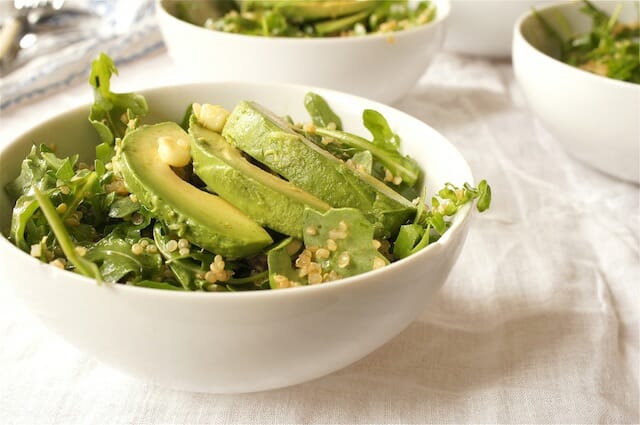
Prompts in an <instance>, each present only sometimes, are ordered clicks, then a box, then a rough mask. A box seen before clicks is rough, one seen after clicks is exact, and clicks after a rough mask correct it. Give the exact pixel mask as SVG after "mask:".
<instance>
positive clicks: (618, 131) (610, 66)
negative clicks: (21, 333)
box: [513, 1, 640, 183]
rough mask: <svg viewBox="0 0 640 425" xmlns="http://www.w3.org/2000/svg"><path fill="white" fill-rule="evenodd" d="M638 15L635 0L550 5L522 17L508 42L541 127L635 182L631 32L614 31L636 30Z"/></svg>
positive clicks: (637, 96) (638, 160)
mask: <svg viewBox="0 0 640 425" xmlns="http://www.w3.org/2000/svg"><path fill="white" fill-rule="evenodd" d="M638 21H640V10H639V8H638V2H635V1H615V2H614V1H593V2H584V1H580V2H571V3H556V4H552V5H549V6H545V7H540V8H537V9H536V10H535V11H531V12H529V13H527V14H525V15H524V16H522V17H521V18H520V20H519V21H518V22H517V24H516V26H515V28H514V40H513V67H514V71H515V76H516V79H517V81H518V83H519V85H520V87H521V89H522V90H523V92H524V94H525V97H526V99H527V101H528V104H529V106H530V108H531V109H532V111H533V112H534V113H535V114H536V115H537V116H538V118H539V119H540V121H541V122H542V124H543V126H544V127H545V128H546V129H547V130H548V131H549V132H550V133H551V134H552V135H553V136H554V138H555V139H556V140H557V141H558V142H559V143H561V144H562V145H563V146H564V148H565V149H566V150H567V152H569V153H570V154H571V155H573V156H574V157H576V158H578V159H579V160H581V161H583V162H585V163H586V164H589V165H590V166H592V167H594V168H596V169H598V170H600V171H603V172H605V173H607V174H609V175H612V176H615V177H618V178H620V179H623V180H627V181H631V182H635V183H638V182H640V121H639V120H638V117H639V116H640V85H639V84H637V83H634V82H633V81H635V80H637V78H638V70H639V69H640V68H639V60H640V59H639V55H638V50H637V46H638V42H637V38H634V36H631V37H629V38H620V36H621V35H624V33H618V31H619V29H623V28H631V32H632V31H635V32H636V33H637V32H638V24H637V23H638ZM634 28H635V29H634ZM624 31H627V30H626V29H625V30H624ZM634 43H635V46H636V47H633V44H634ZM566 62H569V63H566ZM594 71H595V72H594ZM601 74H604V75H601Z"/></svg>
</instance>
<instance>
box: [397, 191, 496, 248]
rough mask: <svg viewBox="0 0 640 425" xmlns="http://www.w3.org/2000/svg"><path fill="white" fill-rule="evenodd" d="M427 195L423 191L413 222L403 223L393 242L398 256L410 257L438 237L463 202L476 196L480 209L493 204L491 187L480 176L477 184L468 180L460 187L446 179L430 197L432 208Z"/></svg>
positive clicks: (469, 201) (485, 208)
mask: <svg viewBox="0 0 640 425" xmlns="http://www.w3.org/2000/svg"><path fill="white" fill-rule="evenodd" d="M425 196H426V195H425V194H423V196H422V197H421V198H420V200H419V202H418V206H419V209H418V211H417V213H416V217H415V219H414V222H413V223H409V224H405V225H403V226H401V227H400V231H399V233H398V237H397V238H396V240H395V243H394V246H393V254H394V256H395V257H396V258H405V257H408V256H409V255H412V254H415V253H416V252H418V251H420V250H421V249H423V248H425V247H426V246H428V245H429V244H430V243H431V242H435V241H437V240H438V239H439V238H440V236H442V235H443V234H444V233H445V232H446V231H447V229H449V227H450V226H451V223H452V222H451V217H452V216H454V215H455V214H457V212H458V211H459V210H460V208H462V207H463V206H464V205H466V204H469V203H471V202H473V201H474V200H475V201H476V209H477V210H478V211H479V212H484V211H486V210H487V209H488V208H489V206H490V205H491V187H490V186H489V184H487V181H486V180H481V181H480V183H478V187H472V186H471V185H470V184H468V183H465V184H464V185H463V186H462V188H459V187H457V186H455V185H453V184H451V183H446V184H445V187H444V188H442V189H440V191H438V196H437V197H435V196H434V197H433V198H431V208H426V205H425V200H424V198H425Z"/></svg>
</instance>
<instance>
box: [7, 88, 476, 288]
mask: <svg viewBox="0 0 640 425" xmlns="http://www.w3.org/2000/svg"><path fill="white" fill-rule="evenodd" d="M229 84H232V85H233V84H235V85H242V86H253V87H265V88H266V87H270V88H280V89H282V90H283V91H284V90H301V91H309V90H312V91H316V92H317V93H323V94H328V95H330V96H338V97H346V98H349V100H351V101H356V102H358V103H362V102H365V103H367V104H368V106H367V107H372V108H378V109H380V108H382V109H390V110H392V111H393V112H394V113H395V114H399V115H400V116H401V117H402V119H403V120H408V121H413V122H414V123H416V124H417V125H419V126H421V127H426V128H427V129H429V130H430V131H431V132H433V133H435V134H436V135H437V136H438V138H439V139H440V142H441V143H444V144H445V146H447V147H448V148H449V149H452V150H453V151H454V152H455V153H457V154H458V156H459V157H460V159H461V160H462V162H461V164H460V165H461V166H462V167H463V168H464V170H463V171H465V172H467V173H468V175H469V177H470V178H469V181H468V183H469V184H472V185H473V184H475V179H474V176H473V173H472V171H471V167H470V166H469V163H468V162H467V160H466V159H465V158H464V156H463V155H462V153H461V152H460V150H459V149H458V148H457V147H456V146H455V145H454V144H453V143H452V142H451V141H449V139H447V138H446V137H445V136H444V135H443V134H442V133H440V132H439V131H437V130H436V129H434V128H433V127H431V126H430V125H429V124H427V123H426V122H424V121H422V120H420V119H418V118H416V117H414V116H412V115H410V114H408V113H406V112H404V111H401V110H399V109H396V108H394V107H393V106H389V105H385V104H382V103H380V102H377V101H374V100H370V99H366V98H364V97H361V96H357V95H353V94H349V93H345V92H341V91H338V90H331V89H325V88H319V87H313V86H307V85H301V84H290V83H275V82H268V83H264V82H263V83H260V82H245V81H215V82H192V83H184V84H171V85H162V86H153V87H148V88H145V89H142V90H139V91H137V93H139V94H141V95H143V96H147V95H149V94H150V93H160V92H162V91H163V90H166V89H180V88H187V87H201V86H224V85H229ZM90 105H91V103H86V104H82V105H79V106H76V107H74V108H72V109H69V110H66V111H63V112H61V113H59V114H56V115H55V116H53V117H51V118H48V119H46V120H45V121H41V122H39V123H38V124H37V125H35V126H33V127H31V128H30V129H28V130H25V131H23V132H21V133H20V134H19V135H17V136H16V137H15V138H14V139H13V140H12V141H11V142H9V143H6V144H4V145H3V146H0V157H1V156H2V154H3V153H4V152H6V151H8V150H9V149H10V148H11V147H13V146H14V145H16V144H18V143H17V141H18V140H22V143H21V144H23V143H25V142H24V139H26V138H27V136H28V135H29V134H30V133H32V132H34V131H37V130H39V129H42V128H44V127H47V126H48V125H50V123H51V122H54V121H56V120H59V119H61V118H64V117H67V116H69V115H77V114H80V113H81V112H86V113H88V110H89V107H90ZM471 207H472V205H471V204H467V205H465V206H463V207H462V208H461V209H460V210H459V211H458V213H457V214H456V215H455V216H454V219H453V220H452V224H451V227H450V228H449V229H447V231H446V232H445V233H444V235H442V236H441V237H440V239H438V240H437V241H436V242H433V243H431V244H429V245H428V246H427V247H426V248H423V249H422V250H420V251H419V252H417V253H415V254H413V255H410V256H408V257H406V258H403V259H400V260H397V261H395V262H392V263H389V264H388V265H386V266H385V267H382V268H380V269H377V270H371V271H368V272H365V273H361V274H359V275H355V276H350V277H347V278H344V279H339V280H335V281H330V282H324V283H322V284H319V285H302V286H299V287H295V288H285V289H289V290H271V289H269V290H255V291H235V292H230V291H229V292H226V291H225V292H215V291H211V292H209V291H183V290H176V291H171V290H159V289H156V288H146V287H140V286H134V285H127V284H123V283H116V282H101V283H98V282H96V280H95V279H92V278H90V277H87V276H83V275H81V274H78V273H75V272H72V271H69V270H60V269H58V268H56V267H53V266H49V265H48V264H46V263H43V262H42V261H40V260H38V259H36V258H34V257H32V256H31V255H29V253H27V252H25V251H22V250H21V249H20V248H18V247H17V246H16V245H14V244H13V243H11V241H9V239H8V237H7V235H5V234H4V232H2V231H0V250H4V249H5V247H6V249H7V250H8V252H15V254H16V255H24V257H25V258H29V259H31V260H33V262H34V266H37V265H41V266H49V267H50V269H51V270H50V271H49V272H51V273H56V274H57V273H64V275H62V274H61V275H59V276H61V277H62V276H69V275H68V274H67V273H70V274H71V275H72V276H73V278H74V279H79V280H81V281H86V283H87V284H93V285H96V286H102V285H106V286H109V287H112V288H113V289H114V290H121V291H134V292H133V293H140V294H144V293H149V294H155V296H159V297H174V296H176V297H197V298H202V299H211V297H215V298H222V297H223V298H237V297H242V298H254V297H255V299H261V298H262V297H267V296H268V297H274V296H277V297H290V296H305V294H309V295H310V294H313V293H315V292H317V291H335V290H340V288H342V287H350V286H354V285H358V284H359V283H360V282H361V281H362V280H363V279H364V280H366V279H368V278H370V277H372V276H373V275H374V274H375V275H376V276H377V277H378V278H381V279H385V280H386V281H388V282H392V279H393V273H395V272H396V271H397V270H398V269H400V268H402V267H412V266H413V267H415V266H417V265H418V263H420V262H423V261H427V260H428V259H429V258H430V257H433V256H434V255H436V254H433V252H434V251H435V250H436V249H438V248H440V247H442V246H444V245H446V244H447V243H448V242H449V240H450V239H452V238H453V237H454V235H457V234H458V233H461V232H463V231H464V229H465V226H466V224H467V221H468V220H469V218H470V215H471ZM67 283H69V284H71V282H67ZM323 288H324V289H323ZM274 293H275V294H278V295H274ZM269 294H271V295H269ZM296 294H297V295H296ZM204 297H206V298H204Z"/></svg>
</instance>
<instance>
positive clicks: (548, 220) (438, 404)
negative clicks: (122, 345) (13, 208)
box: [0, 52, 640, 424]
mask: <svg viewBox="0 0 640 425" xmlns="http://www.w3.org/2000/svg"><path fill="white" fill-rule="evenodd" d="M150 69H153V70H154V71H153V79H149V70H150ZM175 71H176V69H175V68H174V66H173V65H172V64H171V62H170V61H169V59H168V57H167V56H166V53H164V52H160V53H158V54H155V55H153V56H151V57H147V58H146V59H143V60H140V61H138V62H134V63H129V64H126V65H124V66H122V67H121V68H120V77H119V78H118V79H117V80H116V81H115V82H114V83H113V86H114V89H115V90H116V91H135V90H138V89H142V88H146V87H151V86H156V85H162V84H168V83H173V82H179V80H180V74H179V73H177V72H175ZM91 96H92V94H91V90H90V89H89V88H88V86H86V85H85V84H82V83H80V84H79V85H74V86H71V87H68V88H66V89H65V90H64V91H62V92H58V93H55V94H52V95H48V96H47V97H46V98H42V99H40V100H37V101H34V102H31V103H28V104H24V105H21V106H20V107H19V108H14V109H12V110H9V111H3V112H1V113H0V135H1V137H0V144H4V143H7V142H8V141H10V140H12V138H13V137H14V136H16V135H18V134H20V133H21V132H23V131H25V130H27V129H28V128H30V127H31V126H33V125H34V124H36V123H38V122H40V121H42V120H45V119H47V118H48V117H51V116H54V115H56V114H58V113H59V112H60V111H64V110H66V109H68V108H71V107H74V106H76V105H79V104H83V103H88V102H90V101H91ZM394 106H396V107H397V108H399V109H401V110H404V111H406V112H408V113H410V114H412V115H414V116H416V117H418V118H419V119H421V120H424V121H425V122H426V123H428V124H430V125H431V126H432V127H434V128H435V129H436V130H438V131H440V132H441V133H443V134H444V135H445V136H446V137H447V138H449V140H451V141H452V142H453V143H454V144H455V145H456V146H457V147H458V148H459V149H460V151H461V152H462V153H463V155H464V156H465V157H466V158H467V160H468V161H469V163H470V165H471V168H472V170H473V172H474V175H475V176H476V178H477V179H480V178H486V179H487V180H488V181H489V182H490V183H491V185H492V188H493V194H494V198H493V205H492V208H491V210H490V211H488V212H487V213H485V214H483V215H476V216H475V217H474V218H473V220H472V223H471V230H470V233H469V237H468V240H467V243H466V245H465V247H464V250H463V252H462V255H461V257H460V259H459V261H458V263H457V265H456V266H455V268H454V270H453V272H452V273H451V275H450V277H449V279H448V281H447V283H446V284H445V286H444V288H443V289H442V290H441V291H440V292H439V294H438V295H437V296H436V297H435V299H434V300H433V302H431V303H430V304H429V305H427V306H425V309H424V312H423V313H422V315H421V316H420V317H419V318H417V320H416V321H415V322H413V323H412V324H411V325H410V326H409V327H408V328H407V329H406V330H405V331H403V332H402V333H401V334H399V335H398V336H397V337H396V338H395V339H393V340H392V341H390V342H389V343H388V344H386V345H385V346H383V347H382V348H380V349H379V350H377V351H375V352H374V353H372V354H370V355H369V356H367V357H365V358H364V359H362V360H360V361H358V362H356V363H355V364H353V365H351V366H349V367H347V368H345V369H343V370H340V371H338V372H335V373H333V374H331V375H329V376H326V377H324V378H321V379H318V380H315V381H313V382H309V383H305V384H302V385H298V386H295V387H291V388H285V389H281V390H275V391H268V392H262V393H255V394H244V395H212V394H194V393H186V392H179V391H173V390H169V389H165V388H160V387H157V386H154V385H152V384H148V383H145V382H141V381H138V380H135V379H133V378H129V377H127V376H125V375H123V374H121V373H120V372H118V371H116V370H113V369H111V368H109V367H107V366H104V365H102V364H100V363H99V362H98V361H96V360H95V359H93V358H90V357H88V356H86V355H85V354H83V353H81V352H78V351H77V350H75V349H74V348H73V347H71V346H70V345H68V344H67V343H66V342H64V341H62V340H61V339H59V338H58V337H56V336H55V335H53V334H51V333H49V332H48V331H47V330H46V328H45V327H44V326H43V325H42V324H41V323H40V322H38V321H37V320H36V319H34V317H32V316H31V315H30V313H29V312H28V311H27V310H26V308H25V307H23V306H22V305H21V304H20V302H19V301H18V300H17V299H16V298H15V297H14V295H13V293H12V292H10V291H9V290H7V285H3V284H2V283H3V282H0V423H25V424H27V423H28V424H36V423H54V424H58V423H59V424H70V423H136V424H144V423H282V422H287V423H293V422H295V423H395V422H404V423H425V422H456V423H467V422H488V423H495V422H529V423H566V422H573V423H638V422H639V421H640V418H639V412H638V406H639V400H638V310H639V309H640V304H639V303H638V300H640V297H639V287H640V257H639V252H640V249H639V235H640V219H639V217H640V215H639V212H640V191H639V188H638V186H636V185H633V184H629V183H625V182H621V181H618V180H615V179H613V178H610V177H608V176H606V175H603V174H601V173H599V172H597V171H594V170H592V169H590V168H588V167H586V166H584V165H582V164H581V163H579V162H577V161H575V160H574V159H573V158H571V157H569V156H567V154H565V153H564V152H563V150H562V149H561V147H560V146H559V145H558V144H557V143H556V142H555V141H554V140H553V139H552V138H551V137H550V136H549V135H548V134H547V133H546V132H545V130H544V129H543V128H542V127H541V126H540V124H539V123H538V121H537V120H536V119H535V118H534V117H533V116H532V115H531V113H530V112H529V111H528V109H527V107H526V104H525V102H524V101H523V98H522V95H521V92H520V91H519V90H518V87H517V85H516V83H515V81H514V77H513V72H512V68H511V64H510V63H509V62H504V61H490V60H485V59H480V58H469V57H463V56H457V55H453V54H441V55H440V56H438V57H437V59H436V61H435V63H434V64H433V65H432V67H431V68H430V69H429V71H428V72H427V73H426V74H425V75H424V76H423V78H422V79H421V80H420V82H419V83H418V84H417V85H416V86H415V87H414V88H413V89H412V90H411V92H410V93H409V94H408V95H407V96H406V97H404V98H403V99H402V100H401V101H399V102H397V103H396V104H395V105H394Z"/></svg>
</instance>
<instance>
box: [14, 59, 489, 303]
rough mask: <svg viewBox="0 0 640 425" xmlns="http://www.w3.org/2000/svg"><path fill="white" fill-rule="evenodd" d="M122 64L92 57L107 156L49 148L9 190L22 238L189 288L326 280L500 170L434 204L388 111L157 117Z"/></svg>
mask: <svg viewBox="0 0 640 425" xmlns="http://www.w3.org/2000/svg"><path fill="white" fill-rule="evenodd" d="M114 73H117V69H116V68H115V66H114V64H113V62H112V60H111V59H110V58H109V57H108V56H106V55H104V54H102V55H100V56H99V57H98V58H97V59H96V60H95V61H94V62H93V64H92V69H91V75H90V78H89V81H90V84H91V86H92V87H93V90H94V97H95V102H94V104H93V105H92V106H91V109H90V111H89V120H90V122H91V123H92V124H93V126H94V127H95V129H96V131H97V134H98V135H99V138H100V141H101V143H100V144H98V145H97V147H96V158H95V161H94V162H93V164H85V163H83V162H80V161H79V158H78V155H72V156H69V157H64V158H61V157H59V156H57V155H56V153H55V149H54V147H52V146H46V145H39V146H33V148H32V149H31V152H30V153H29V155H28V156H27V157H26V158H25V159H24V161H23V162H22V166H21V172H20V175H19V176H18V177H17V178H16V179H15V180H14V181H13V182H11V183H9V184H8V185H7V186H6V188H5V189H6V191H7V192H8V194H9V195H10V197H11V198H12V199H14V200H15V206H14V209H13V215H12V222H11V228H10V234H9V239H10V240H11V241H12V242H13V243H14V244H15V245H16V246H18V247H19V248H20V249H22V250H24V251H26V252H28V253H30V254H31V255H32V256H33V257H36V258H38V259H40V260H41V261H43V262H47V263H49V264H51V265H53V266H55V267H59V268H61V269H65V270H69V271H73V272H76V273H80V274H82V275H85V276H89V277H91V278H94V279H96V280H98V281H99V282H100V281H108V282H120V283H123V284H128V285H135V286H143V287H149V288H158V289H168V290H180V291H241V290H261V289H280V288H288V287H295V286H301V285H310V284H320V283H323V282H328V281H332V280H337V279H341V278H345V277H349V276H353V275H357V274H360V273H364V272H367V271H370V270H374V269H377V268H380V267H384V266H386V265H387V264H389V263H390V262H393V261H396V260H399V259H402V258H405V257H407V256H409V255H412V254H414V253H415V252H417V251H419V250H421V249H423V248H425V247H426V246H428V245H429V244H430V243H433V242H434V241H437V240H438V238H440V236H441V235H442V234H444V233H445V232H446V231H447V229H448V228H449V226H450V223H451V220H452V216H453V215H455V214H456V212H457V211H458V210H459V209H460V208H461V207H462V206H463V205H465V204H468V203H471V202H474V201H475V202H476V206H477V209H478V210H479V211H484V210H486V209H487V208H488V207H489V204H490V201H491V189H490V187H489V186H488V185H487V183H486V181H481V182H480V183H479V184H478V186H477V187H472V186H470V185H468V184H465V185H463V186H462V187H456V186H454V185H452V184H447V185H446V186H445V187H444V188H442V190H440V191H439V193H438V196H436V197H433V198H432V199H431V200H429V202H428V203H427V199H425V198H426V196H425V192H424V191H423V190H421V189H419V188H420V187H421V185H420V180H421V175H422V170H420V168H419V167H418V165H417V164H416V162H415V161H414V160H413V159H411V158H410V157H408V156H404V155H402V153H401V152H400V151H399V146H400V142H401V141H400V138H399V137H398V135H397V134H394V133H393V132H392V131H391V129H390V127H389V125H388V123H387V120H386V119H385V118H384V117H383V116H382V115H381V114H380V113H378V112H376V111H374V110H365V111H364V112H363V115H362V116H363V122H364V125H365V126H366V128H367V129H368V130H369V131H370V133H371V136H370V137H369V138H363V137H361V136H358V135H355V134H352V133H349V132H347V131H345V130H344V129H343V128H342V122H341V119H340V117H339V116H338V115H336V114H335V113H334V111H333V110H332V109H331V107H330V105H329V104H328V103H327V102H326V101H325V100H324V99H323V98H322V97H321V96H319V95H317V94H314V93H308V94H307V95H306V96H305V98H304V104H305V106H306V109H307V110H308V112H309V115H310V120H309V122H305V123H296V122H294V121H293V120H292V119H291V118H289V117H280V116H278V115H276V114H274V113H273V112H271V111H269V110H268V109H266V108H265V107H263V106H262V105H259V104H257V103H255V102H250V101H246V102H241V103H239V104H238V105H237V106H236V107H235V108H234V109H233V110H232V111H228V110H226V109H225V108H223V107H222V106H219V105H214V104H200V103H193V104H192V105H189V106H188V108H187V112H186V114H185V116H184V119H183V120H182V121H181V122H180V123H176V122H160V123H156V124H144V125H143V124H142V123H141V119H142V118H143V117H144V116H145V115H146V114H147V112H148V109H149V107H148V105H147V102H146V100H145V98H144V97H143V96H140V95H138V94H135V93H114V92H112V91H111V90H110V79H111V77H112V75H113V74H114ZM301 101H302V99H301ZM185 106H186V105H185Z"/></svg>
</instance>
